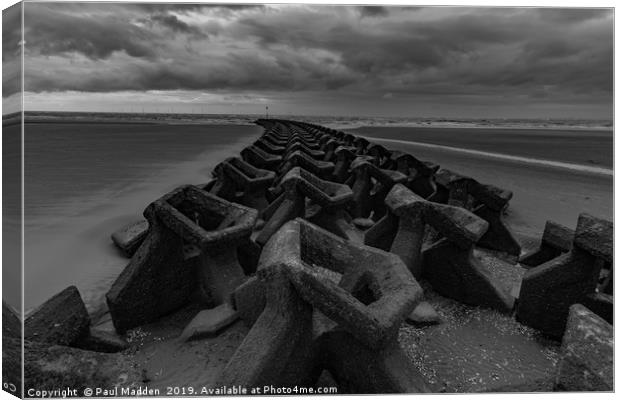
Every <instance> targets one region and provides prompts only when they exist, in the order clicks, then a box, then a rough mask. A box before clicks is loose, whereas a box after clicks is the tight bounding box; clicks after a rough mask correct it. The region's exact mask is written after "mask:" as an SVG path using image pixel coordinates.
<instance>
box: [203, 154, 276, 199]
mask: <svg viewBox="0 0 620 400" xmlns="http://www.w3.org/2000/svg"><path fill="white" fill-rule="evenodd" d="M214 174H215V176H216V178H217V183H216V184H215V185H214V186H213V187H212V188H211V190H210V191H209V192H210V193H212V194H214V195H216V196H218V197H221V198H223V199H225V200H228V201H234V202H236V203H239V204H242V205H244V206H247V207H250V208H254V209H256V210H258V211H261V210H263V209H264V208H265V207H266V206H267V205H268V201H267V199H266V197H265V193H266V190H267V188H268V187H269V186H271V184H272V183H273V181H274V180H275V177H276V175H275V173H274V172H273V171H269V170H266V169H260V168H256V167H254V166H253V165H252V164H249V163H247V162H245V161H243V160H242V159H240V158H237V157H230V158H227V159H226V160H224V161H223V162H221V163H220V164H218V165H217V166H216V167H215V169H214Z"/></svg>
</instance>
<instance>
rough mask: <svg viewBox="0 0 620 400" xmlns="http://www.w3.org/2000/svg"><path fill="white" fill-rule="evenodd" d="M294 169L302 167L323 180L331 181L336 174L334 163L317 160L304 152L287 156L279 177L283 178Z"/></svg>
mask: <svg viewBox="0 0 620 400" xmlns="http://www.w3.org/2000/svg"><path fill="white" fill-rule="evenodd" d="M294 167H302V168H303V169H305V170H306V171H308V172H311V173H312V174H314V175H316V176H318V177H319V178H321V179H329V178H330V177H331V175H332V173H333V172H334V163H331V162H328V161H319V160H315V159H313V158H312V157H310V156H309V155H307V154H305V153H304V152H302V151H299V150H297V151H294V152H292V153H290V154H288V155H287V156H286V158H285V159H284V161H283V162H282V166H281V167H280V168H279V169H278V175H279V176H280V177H283V176H284V175H286V173H288V172H289V171H290V170H291V169H292V168H294Z"/></svg>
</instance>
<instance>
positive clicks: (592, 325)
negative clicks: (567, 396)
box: [555, 304, 614, 392]
mask: <svg viewBox="0 0 620 400" xmlns="http://www.w3.org/2000/svg"><path fill="white" fill-rule="evenodd" d="M613 349H614V336H613V327H612V326H611V325H610V324H609V323H607V322H605V321H604V320H603V319H602V318H600V317H599V316H597V315H596V314H594V313H593V312H592V311H590V310H589V309H587V308H586V307H584V306H583V305H581V304H574V305H572V306H571V307H570V311H569V316H568V321H567V324H566V332H565V333H564V336H563V338H562V358H561V359H560V362H559V365H558V372H557V378H556V382H555V389H556V390H566V391H571V392H576V391H579V392H581V391H612V390H613V388H614V372H613V370H614V369H613V365H614V360H613V357H614V356H613V354H614V350H613Z"/></svg>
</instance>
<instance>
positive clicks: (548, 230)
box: [519, 221, 575, 267]
mask: <svg viewBox="0 0 620 400" xmlns="http://www.w3.org/2000/svg"><path fill="white" fill-rule="evenodd" d="M574 236H575V232H574V231H573V230H572V229H570V228H567V227H565V226H564V225H560V224H558V223H555V222H553V221H547V223H546V224H545V230H544V231H543V235H542V239H541V241H540V246H539V247H538V248H537V249H536V250H533V251H531V252H529V253H527V254H524V255H523V256H521V258H520V259H519V264H521V265H523V266H526V267H536V266H538V265H540V264H543V263H545V262H547V261H549V260H552V259H554V258H556V257H558V256H560V255H562V254H563V253H567V252H569V251H570V249H571V247H573V237H574Z"/></svg>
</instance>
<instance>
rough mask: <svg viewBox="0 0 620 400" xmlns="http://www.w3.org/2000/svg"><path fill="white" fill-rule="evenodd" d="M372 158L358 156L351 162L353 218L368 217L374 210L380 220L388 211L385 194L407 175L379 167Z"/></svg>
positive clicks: (375, 216) (351, 210)
mask: <svg viewBox="0 0 620 400" xmlns="http://www.w3.org/2000/svg"><path fill="white" fill-rule="evenodd" d="M372 160H373V158H372V157H369V156H364V157H357V158H356V159H355V160H353V162H352V163H351V166H350V168H351V171H352V172H353V173H352V176H351V179H350V181H352V182H351V183H350V186H351V188H352V190H353V199H352V203H351V206H350V207H349V214H351V216H352V217H353V218H367V217H368V216H370V214H371V212H372V213H373V215H372V217H373V219H374V220H375V221H378V220H379V219H381V217H383V215H385V212H386V208H385V196H387V194H388V192H389V191H390V189H392V187H393V186H394V185H395V184H397V183H400V182H404V181H405V180H406V179H407V177H406V176H405V175H404V174H401V173H400V172H398V171H390V170H386V169H381V168H378V167H377V166H376V165H374V164H373V162H372ZM373 180H374V182H373ZM375 182H376V183H375Z"/></svg>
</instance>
